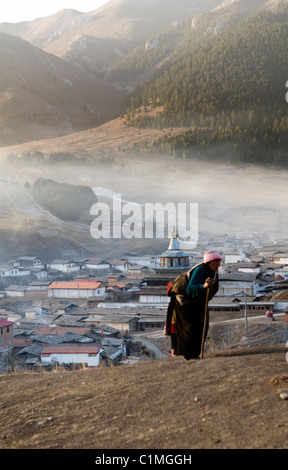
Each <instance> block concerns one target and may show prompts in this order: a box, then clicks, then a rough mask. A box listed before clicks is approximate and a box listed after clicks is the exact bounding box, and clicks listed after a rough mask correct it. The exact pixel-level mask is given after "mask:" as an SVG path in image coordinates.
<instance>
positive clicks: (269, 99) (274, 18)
mask: <svg viewBox="0 0 288 470" xmlns="http://www.w3.org/2000/svg"><path fill="white" fill-rule="evenodd" d="M170 34H173V35H174V39H175V34H176V32H174V33H170ZM178 34H179V28H178ZM171 38H172V36H170V39H171ZM178 38H179V36H178ZM287 42H288V8H287V6H285V5H282V6H281V7H279V8H278V9H277V11H274V12H271V11H262V12H260V13H257V14H255V15H253V16H252V17H250V18H249V19H247V20H244V21H242V22H240V23H239V24H238V25H236V26H233V27H230V28H228V29H227V30H226V31H224V32H222V33H221V34H219V35H215V34H212V33H210V34H209V33H208V32H207V30H205V33H204V30H203V31H202V34H201V32H200V31H199V29H198V30H193V28H191V25H188V26H186V28H185V30H184V31H183V33H182V38H181V41H180V43H179V41H178V44H177V45H176V46H175V48H174V50H173V51H172V52H171V51H170V52H169V62H167V63H165V61H164V62H163V63H162V64H159V61H160V60H162V61H163V59H164V57H165V54H167V53H168V48H169V41H166V49H164V46H163V45H162V47H161V41H160V40H159V49H158V52H157V53H156V51H157V47H156V48H155V50H154V49H152V50H151V51H146V54H144V53H142V54H140V53H138V56H137V67H134V69H137V70H139V69H140V68H142V69H144V68H145V67H147V66H149V67H153V66H154V67H155V70H156V65H157V61H158V67H159V69H158V72H157V77H156V78H155V77H154V79H153V80H152V81H151V82H150V83H149V85H147V86H146V87H145V88H144V89H141V90H138V91H137V92H136V93H135V94H134V95H133V97H132V99H131V103H130V105H129V108H128V118H129V120H130V121H129V122H130V123H131V124H133V125H136V126H138V127H145V126H155V127H164V126H165V127H167V126H176V125H177V126H179V125H183V126H188V127H190V128H191V129H190V130H189V131H188V132H186V133H185V134H183V135H181V136H177V137H175V138H169V136H167V135H166V136H165V137H163V138H162V139H160V140H159V141H157V142H155V148H156V150H158V151H168V152H176V153H177V152H178V153H180V154H181V155H182V154H183V150H184V151H185V156H188V155H189V151H190V150H192V151H193V152H194V151H195V149H196V148H199V147H201V149H202V150H203V148H204V147H205V146H206V145H208V144H211V143H213V144H219V143H221V144H222V143H223V142H225V143H230V144H232V145H233V149H234V150H235V151H236V154H238V156H240V157H241V158H245V159H246V160H249V161H251V159H252V160H253V161H261V162H269V163H270V162H272V163H285V161H286V150H285V149H286V145H287V144H288V134H287V130H288V114H287V112H288V103H287V101H286V99H285V98H286V93H287V91H288V90H287V88H286V82H287V80H288V49H287ZM152 54H153V55H152ZM141 57H142V62H141V63H140V59H141ZM153 57H154V59H153ZM125 60H126V69H127V66H128V65H127V64H128V62H127V60H128V59H127V58H126V59H125ZM153 60H154V62H153ZM140 64H141V65H140ZM168 64H169V65H168ZM131 68H132V66H131ZM118 73H119V72H118ZM151 106H152V107H153V108H158V109H159V110H161V112H158V113H157V114H156V116H155V115H154V117H151V115H149V113H147V109H148V107H150V108H151ZM140 107H141V112H139V111H138V112H137V113H136V112H135V110H136V109H137V108H138V109H139V108H140ZM209 148H210V149H211V146H209ZM276 148H277V152H274V150H275V149H276ZM272 152H273V157H272ZM238 156H237V158H238Z"/></svg>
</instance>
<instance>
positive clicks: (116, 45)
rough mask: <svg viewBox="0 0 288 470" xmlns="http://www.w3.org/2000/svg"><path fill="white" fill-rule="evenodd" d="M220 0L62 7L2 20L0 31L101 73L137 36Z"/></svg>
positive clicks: (134, 0)
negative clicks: (31, 16) (84, 10)
mask: <svg viewBox="0 0 288 470" xmlns="http://www.w3.org/2000/svg"><path fill="white" fill-rule="evenodd" d="M219 3H220V1H219V0H204V1H203V0H202V1H199V0H197V1H193V2H191V1H189V0H179V1H178V2H175V1H173V0H158V1H151V0H144V1H142V2H139V1H138V0H111V1H110V2H108V3H107V4H105V5H103V6H102V7H101V8H98V9H97V10H95V11H92V12H90V13H81V12H79V11H76V10H62V11H59V12H57V13H55V14H54V15H51V16H48V17H46V18H37V19H36V20H34V21H31V22H23V23H16V24H11V23H2V24H0V31H3V32H6V33H9V34H12V35H17V36H20V37H22V39H25V40H27V41H29V42H31V43H32V44H33V45H35V46H37V47H39V48H41V49H43V50H45V51H46V52H49V53H51V54H54V55H56V56H58V57H62V58H65V59H67V60H68V61H69V62H71V63H73V64H77V65H79V66H81V67H82V68H83V69H84V70H87V71H89V72H92V73H98V74H99V73H100V74H103V73H105V72H106V71H107V70H109V69H110V68H112V67H113V65H115V64H116V63H117V62H118V60H119V58H121V57H122V56H123V55H125V54H126V53H127V52H129V51H130V50H132V49H133V48H134V47H135V45H136V44H138V43H139V42H143V41H144V42H145V41H146V40H147V39H149V38H150V37H151V36H153V35H155V34H159V33H161V32H163V31H164V30H165V29H167V28H168V27H170V26H171V24H172V22H175V21H183V20H186V18H187V17H189V16H190V17H193V16H194V15H195V14H197V13H199V12H202V11H205V10H206V9H211V8H213V7H214V6H215V5H218V4H219Z"/></svg>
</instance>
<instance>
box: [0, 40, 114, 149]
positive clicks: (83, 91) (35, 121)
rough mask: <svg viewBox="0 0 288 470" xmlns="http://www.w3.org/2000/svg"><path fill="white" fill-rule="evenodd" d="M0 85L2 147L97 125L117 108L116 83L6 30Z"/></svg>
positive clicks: (0, 56)
mask: <svg viewBox="0 0 288 470" xmlns="http://www.w3.org/2000/svg"><path fill="white" fill-rule="evenodd" d="M0 86H1V96H0V110H1V117H0V145H1V146H3V145H5V144H6V145H9V144H11V143H17V142H18V143H19V142H25V141H31V140H35V139H41V138H49V137H56V136H60V135H64V134H71V133H73V132H75V131H79V130H83V129H87V128H91V127H95V126H97V125H99V124H101V123H103V122H105V121H108V120H110V119H111V118H112V117H113V116H114V115H115V113H117V112H118V111H119V103H120V94H119V92H118V91H117V90H116V89H115V88H114V87H113V86H112V85H110V84H107V83H104V82H103V81H101V80H99V79H97V78H95V77H92V76H89V75H88V74H85V73H84V72H81V70H79V69H77V68H75V67H74V66H72V65H69V64H68V63H67V62H66V61H64V60H62V59H59V58H57V57H55V56H53V55H51V54H47V53H46V52H43V51H41V50H40V49H38V48H36V47H35V46H32V45H31V44H29V43H28V42H26V41H24V40H23V39H20V38H17V37H15V36H11V35H8V34H6V33H0Z"/></svg>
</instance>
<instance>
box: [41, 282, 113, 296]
mask: <svg viewBox="0 0 288 470" xmlns="http://www.w3.org/2000/svg"><path fill="white" fill-rule="evenodd" d="M48 296H49V297H54V298H58V299H87V298H89V297H105V286H104V285H103V284H102V282H100V281H84V280H83V281H82V280H79V281H74V282H62V281H55V282H52V284H50V286H49V287H48Z"/></svg>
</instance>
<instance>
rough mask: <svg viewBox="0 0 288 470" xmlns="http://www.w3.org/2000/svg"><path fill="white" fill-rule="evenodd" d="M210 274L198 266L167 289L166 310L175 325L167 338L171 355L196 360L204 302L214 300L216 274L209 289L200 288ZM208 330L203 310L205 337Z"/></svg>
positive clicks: (199, 347) (201, 328)
mask: <svg viewBox="0 0 288 470" xmlns="http://www.w3.org/2000/svg"><path fill="white" fill-rule="evenodd" d="M214 274H215V273H214V272H213V271H212V270H211V269H210V268H209V266H208V265H207V264H203V263H202V264H200V265H197V266H195V267H194V268H192V269H191V270H190V271H187V272H186V273H183V274H182V275H180V276H178V278H177V279H175V281H174V282H173V283H171V285H170V286H169V289H168V295H170V297H171V305H170V310H172V311H173V312H172V316H173V317H174V321H175V322H176V332H175V334H173V335H171V336H172V338H171V340H172V347H173V349H174V354H175V355H181V356H184V357H185V359H193V358H196V357H199V354H200V352H201V343H202V336H203V328H204V319H205V307H206V300H207V301H209V300H211V299H212V297H214V295H215V294H216V292H217V290H218V285H219V282H218V274H217V275H216V279H215V282H214V285H213V287H211V288H209V296H208V299H207V289H206V288H204V287H203V284H204V283H205V280H206V279H207V277H212V278H213V277H214ZM208 328H209V314H208V311H207V315H206V325H205V338H206V336H207V332H208Z"/></svg>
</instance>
